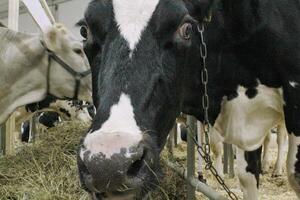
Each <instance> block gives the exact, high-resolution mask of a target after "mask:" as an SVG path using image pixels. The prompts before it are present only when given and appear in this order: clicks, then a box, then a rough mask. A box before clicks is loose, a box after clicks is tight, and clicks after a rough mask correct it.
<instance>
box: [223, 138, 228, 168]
mask: <svg viewBox="0 0 300 200" xmlns="http://www.w3.org/2000/svg"><path fill="white" fill-rule="evenodd" d="M223 147H224V167H223V170H224V174H228V171H229V170H228V144H227V143H223Z"/></svg>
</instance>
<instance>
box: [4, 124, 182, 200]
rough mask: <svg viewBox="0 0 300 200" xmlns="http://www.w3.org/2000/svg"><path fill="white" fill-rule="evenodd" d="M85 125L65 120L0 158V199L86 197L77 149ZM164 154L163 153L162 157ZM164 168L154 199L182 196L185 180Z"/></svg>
mask: <svg viewBox="0 0 300 200" xmlns="http://www.w3.org/2000/svg"><path fill="white" fill-rule="evenodd" d="M87 127H88V125H82V123H80V122H64V123H63V124H60V125H59V126H57V127H55V128H52V129H50V130H48V131H47V132H46V133H45V134H44V135H41V136H40V140H39V141H38V142H36V143H35V144H33V145H26V146H24V147H23V150H22V151H20V152H19V153H18V154H17V155H16V156H13V157H8V158H1V159H0V199H1V200H7V199H13V200H88V199H89V198H88V195H87V194H86V193H85V192H84V191H83V190H82V189H81V188H80V186H79V181H78V176H77V166H76V150H77V145H78V143H79V140H80V137H81V136H82V135H83V134H84V133H85V132H86V130H87ZM166 156H167V154H165V153H163V157H166ZM163 168H164V173H165V178H164V179H163V180H162V181H161V186H160V187H159V188H158V189H157V191H156V192H154V193H152V194H151V198H152V199H153V200H182V199H186V198H185V192H184V190H185V183H184V181H183V180H182V179H181V178H179V177H178V176H177V175H176V174H174V173H173V172H172V171H171V170H169V169H167V168H165V167H163Z"/></svg>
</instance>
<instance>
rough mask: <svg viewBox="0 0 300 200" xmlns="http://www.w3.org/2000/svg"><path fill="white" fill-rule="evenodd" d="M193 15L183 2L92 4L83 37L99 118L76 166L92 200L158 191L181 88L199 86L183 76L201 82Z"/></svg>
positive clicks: (140, 0)
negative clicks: (162, 158)
mask: <svg viewBox="0 0 300 200" xmlns="http://www.w3.org/2000/svg"><path fill="white" fill-rule="evenodd" d="M191 7H192V3H191V2H189V4H188V6H187V4H186V2H184V1H180V0H178V1H174V0H147V1H146V0H126V1H125V0H112V1H107V0H97V1H96V0H94V1H92V2H91V3H90V5H89V7H88V9H87V11H86V14H85V19H84V23H85V25H84V24H83V25H84V27H83V28H82V34H83V36H84V37H86V41H85V52H86V54H87V56H88V58H89V61H90V63H91V66H92V69H93V72H94V77H93V80H94V92H95V91H97V94H96V95H95V94H94V101H95V102H96V107H97V114H96V116H95V119H94V121H93V124H92V127H91V129H90V131H89V133H88V134H87V135H86V137H85V138H83V140H82V143H81V148H80V150H79V157H78V165H79V172H80V178H81V182H82V184H83V186H84V187H85V189H86V190H87V191H89V192H90V193H91V195H92V197H93V199H102V198H103V199H106V198H108V199H142V197H143V196H144V195H145V194H146V193H147V192H148V191H149V190H152V189H153V188H154V187H155V186H156V185H157V184H158V178H159V174H160V173H159V153H160V152H161V150H162V148H163V146H164V144H165V141H166V138H167V135H168V132H169V131H170V129H171V127H172V126H173V124H174V122H175V118H176V116H177V115H178V114H179V113H180V111H181V110H182V105H183V101H184V99H185V96H186V92H185V91H186V87H188V86H191V85H192V84H191V82H193V87H199V84H200V83H199V81H193V80H191V79H190V78H189V76H188V75H190V74H193V75H195V76H197V77H198V78H199V77H200V69H201V66H200V60H199V48H198V47H199V36H198V34H197V32H196V31H195V30H196V26H197V23H196V21H195V18H193V16H191ZM81 24H82V23H81ZM95 72H97V74H96V75H95Z"/></svg>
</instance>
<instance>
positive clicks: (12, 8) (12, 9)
mask: <svg viewBox="0 0 300 200" xmlns="http://www.w3.org/2000/svg"><path fill="white" fill-rule="evenodd" d="M8 3H9V4H8V28H10V29H13V30H15V31H18V28H19V6H20V2H19V0H9V1H8ZM4 153H5V155H14V154H15V115H14V114H12V115H11V116H10V118H9V119H8V120H7V122H6V128H5V150H4Z"/></svg>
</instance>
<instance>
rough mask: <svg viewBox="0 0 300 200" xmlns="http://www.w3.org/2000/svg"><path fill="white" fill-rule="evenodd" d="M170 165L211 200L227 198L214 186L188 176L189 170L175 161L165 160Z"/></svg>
mask: <svg viewBox="0 0 300 200" xmlns="http://www.w3.org/2000/svg"><path fill="white" fill-rule="evenodd" d="M164 162H165V163H166V165H167V166H168V167H170V168H171V169H172V170H173V171H175V172H176V173H177V174H178V175H179V176H180V177H181V178H184V179H186V180H187V182H188V185H192V186H193V188H195V189H196V190H197V191H198V192H201V193H202V194H204V195H205V196H207V197H208V198H209V199H210V200H226V199H227V198H226V197H224V196H223V195H221V194H220V193H218V192H217V191H215V190H214V189H213V188H211V187H209V186H208V185H206V184H204V183H202V182H200V181H198V180H197V179H196V178H195V177H190V178H187V177H188V176H187V171H186V170H185V169H184V168H183V167H180V166H178V165H177V164H175V163H172V162H170V161H168V160H167V161H164Z"/></svg>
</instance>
